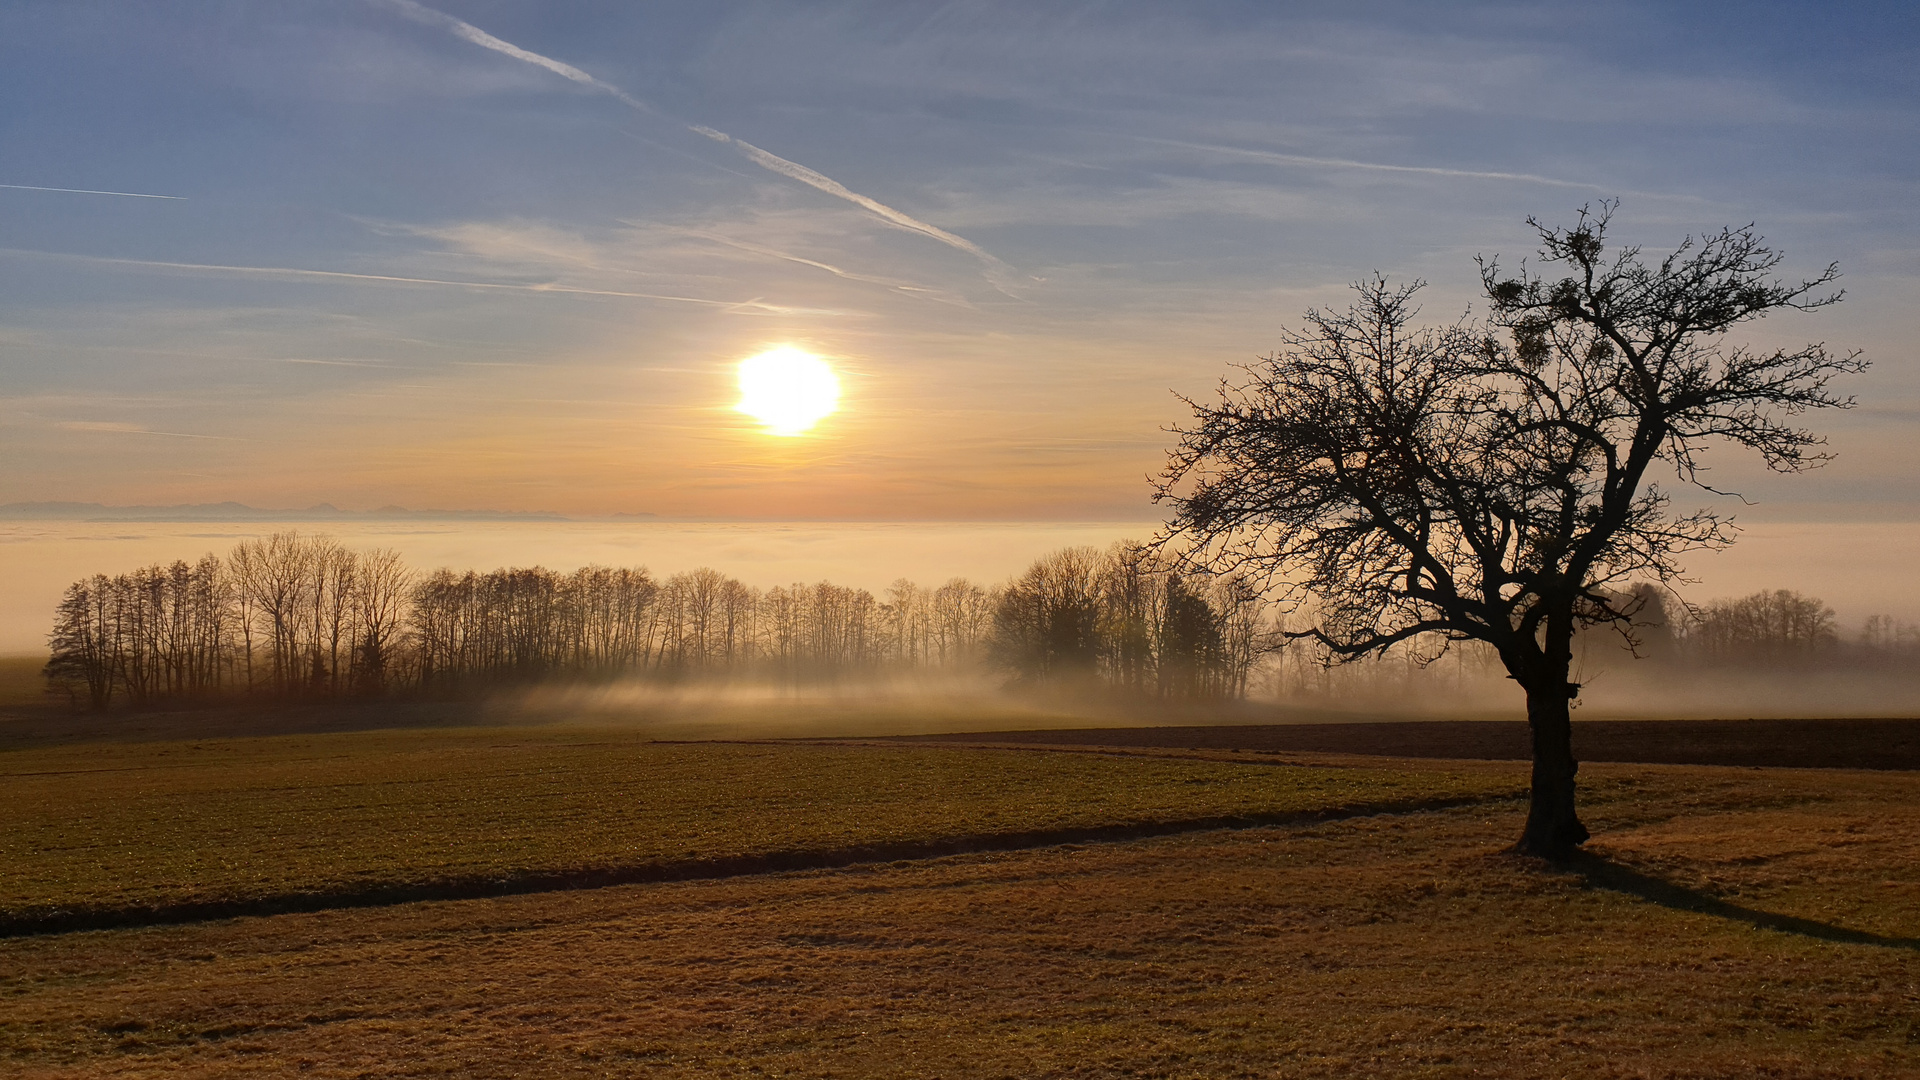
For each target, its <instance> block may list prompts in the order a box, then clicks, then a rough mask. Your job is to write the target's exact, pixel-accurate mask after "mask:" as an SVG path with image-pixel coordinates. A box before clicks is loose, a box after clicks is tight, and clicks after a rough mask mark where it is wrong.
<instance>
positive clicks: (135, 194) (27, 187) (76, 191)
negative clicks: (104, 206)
mask: <svg viewBox="0 0 1920 1080" xmlns="http://www.w3.org/2000/svg"><path fill="white" fill-rule="evenodd" d="M0 188H6V189H8V190H9V191H59V192H64V193H66V194H68V195H119V196H121V197H123V198H128V199H166V200H167V201H169V202H186V201H187V197H186V196H185V195H148V194H146V193H145V192H140V191H95V190H93V189H92V188H72V187H38V186H36V185H33V184H0Z"/></svg>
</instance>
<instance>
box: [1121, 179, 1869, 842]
mask: <svg viewBox="0 0 1920 1080" xmlns="http://www.w3.org/2000/svg"><path fill="white" fill-rule="evenodd" d="M1612 210H1613V204H1612V203H1605V204H1602V206H1601V208H1600V210H1599V211H1598V212H1597V213H1595V212H1589V211H1588V210H1585V209H1583V210H1582V211H1581V212H1580V214H1579V217H1578V220H1577V221H1576V222H1575V223H1574V225H1573V227H1572V228H1569V229H1549V228H1546V227H1544V226H1541V225H1540V224H1539V223H1538V222H1536V221H1533V220H1532V219H1529V224H1531V225H1533V226H1534V228H1535V229H1536V230H1538V232H1539V236H1540V242H1541V250H1540V257H1541V258H1542V260H1543V261H1544V262H1545V263H1547V264H1553V265H1557V266H1559V267H1561V268H1562V269H1563V271H1564V276H1562V277H1559V278H1558V279H1556V280H1548V279H1547V278H1544V277H1539V276H1535V275H1534V274H1532V273H1530V272H1529V271H1528V270H1527V269H1526V267H1525V266H1524V264H1523V265H1522V267H1521V268H1520V270H1519V271H1518V273H1516V274H1513V275H1511V276H1509V275H1508V274H1506V273H1505V272H1503V271H1502V269H1501V268H1500V266H1499V264H1498V262H1497V261H1490V262H1483V263H1482V264H1481V267H1480V269H1481V283H1482V285H1483V286H1484V288H1485V290H1486V294H1487V297H1488V299H1489V300H1490V302H1491V316H1490V323H1489V324H1488V325H1486V326H1484V327H1482V326H1472V325H1467V324H1465V323H1459V324H1455V325H1451V326H1443V327H1437V328H1430V329H1416V328H1415V327H1414V326H1413V322H1412V320H1413V317H1414V315H1415V314H1416V312H1415V309H1414V307H1413V304H1412V298H1413V294H1414V292H1415V290H1417V289H1418V288H1419V287H1420V285H1419V283H1417V282H1416V283H1415V284H1414V285H1412V286H1408V287H1405V288H1394V287H1391V286H1389V285H1388V283H1387V282H1386V280H1385V279H1383V278H1382V279H1376V280H1373V281H1369V282H1365V283H1362V284H1360V285H1358V286H1357V289H1358V292H1359V296H1360V298H1359V301H1358V302H1357V303H1356V304H1355V305H1354V306H1353V307H1351V308H1350V309H1349V310H1347V311H1345V312H1322V311H1310V312H1308V314H1307V324H1306V327H1305V329H1304V330H1303V331H1300V332H1292V333H1289V334H1288V335H1287V336H1286V338H1285V348H1284V349H1283V350H1282V351H1281V352H1280V353H1279V354H1278V355H1276V356H1274V357H1272V358H1270V359H1268V360H1266V361H1264V362H1262V363H1260V364H1257V365H1255V366H1252V367H1250V368H1248V369H1247V372H1248V379H1247V381H1245V382H1244V383H1240V384H1237V385H1234V384H1227V383H1223V384H1222V387H1221V390H1220V400H1219V401H1218V403H1217V404H1206V405H1201V404H1197V403H1193V402H1189V404H1190V405H1191V406H1192V407H1193V410H1194V414H1195V417H1196V419H1197V423H1196V424H1195V425H1194V426H1192V427H1190V428H1183V429H1178V430H1177V434H1178V436H1179V445H1178V448H1177V449H1176V450H1174V451H1173V452H1172V453H1171V454H1170V456H1169V463H1168V466H1167V469H1166V471H1165V472H1164V474H1163V475H1162V477H1161V480H1160V485H1159V489H1158V491H1157V493H1156V498H1157V499H1159V500H1164V501H1166V502H1168V503H1169V504H1170V505H1171V506H1172V508H1173V514H1172V518H1171V520H1170V522H1169V524H1168V533H1167V536H1168V539H1172V538H1179V539H1180V540H1182V541H1184V542H1186V543H1189V544H1191V545H1193V546H1194V548H1195V550H1196V551H1197V555H1196V557H1197V558H1199V559H1201V560H1203V561H1205V562H1206V563H1208V564H1209V565H1211V566H1213V567H1215V568H1232V569H1238V570H1243V571H1246V572H1249V573H1255V574H1259V575H1262V577H1263V578H1264V579H1265V580H1266V581H1267V582H1270V583H1272V584H1274V585H1275V586H1276V587H1277V588H1279V589H1281V590H1282V591H1283V595H1285V596H1289V597H1291V598H1293V599H1295V600H1298V599H1300V598H1302V597H1305V596H1311V597H1313V598H1314V599H1315V600H1316V601H1317V608H1316V610H1317V617H1316V620H1315V622H1314V624H1313V625H1312V626H1310V627H1308V628H1306V629H1303V630H1299V631H1296V633H1298V634H1301V635H1305V636H1308V637H1310V638H1311V639H1313V640H1315V641H1318V642H1319V643H1320V644H1321V645H1323V646H1324V647H1325V648H1326V649H1327V650H1328V652H1329V655H1330V656H1332V657H1334V658H1357V657H1361V656H1364V655H1366V654H1369V653H1375V654H1377V653H1382V652H1384V651H1385V650H1386V649H1388V648H1389V647H1392V646H1394V645H1396V644H1399V643H1402V642H1406V643H1409V644H1410V645H1411V644H1414V643H1418V642H1421V641H1429V642H1438V643H1440V645H1441V646H1442V647H1444V645H1445V644H1446V643H1448V642H1453V641H1463V640H1479V641H1483V642H1486V643H1487V644H1489V645H1490V646H1492V647H1493V648H1494V649H1495V650H1496V651H1497V652H1498V653H1499V656H1500V659H1501V661H1502V663H1503V664H1504V666H1505V667H1506V670H1507V672H1508V674H1509V675H1511V677H1512V678H1514V679H1515V680H1516V681H1518V682H1519V684H1520V685H1521V687H1522V688H1523V689H1524V690H1525V692H1526V700H1527V719H1528V723H1529V725H1530V726H1531V729H1532V733H1533V778H1532V798H1531V804H1530V807H1529V811H1528V815H1527V821H1526V825H1525V827H1524V829H1523V830H1522V833H1521V836H1520V839H1519V841H1518V842H1517V843H1516V845H1515V850H1517V851H1521V852H1525V853H1530V854H1537V855H1546V856H1559V855H1563V854H1565V853H1567V852H1568V851H1570V850H1571V849H1572V848H1573V847H1575V846H1576V845H1578V844H1580V843H1582V842H1584V841H1585V840H1586V839H1587V836H1588V833H1587V829H1586V827H1585V826H1584V825H1583V824H1582V823H1581V821H1580V818H1579V815H1578V813H1577V812H1576V810H1575V806H1574V774H1575V770H1576V767H1577V766H1576V764H1575V761H1574V756H1573V749H1572V734H1571V732H1572V727H1571V723H1570V720H1571V717H1570V713H1569V707H1570V704H1571V702H1572V699H1573V698H1574V697H1575V696H1576V695H1577V694H1578V693H1579V690H1580V688H1579V686H1578V685H1577V684H1575V683H1573V682H1572V681H1570V679H1569V671H1570V665H1571V662H1572V649H1571V647H1570V646H1571V643H1572V640H1573V635H1574V632H1575V630H1576V628H1578V627H1580V626H1582V625H1596V624H1611V625H1613V626H1616V627H1618V628H1621V629H1622V630H1623V631H1626V632H1631V624H1632V620H1633V617H1634V615H1635V611H1634V610H1633V605H1632V604H1631V603H1623V602H1621V599H1620V598H1621V597H1622V596H1623V595H1631V594H1628V593H1626V592H1625V591H1624V586H1625V585H1626V584H1628V583H1629V582H1630V581H1632V580H1636V579H1637V580H1654V581H1659V582H1670V581H1672V580H1673V579H1674V578H1675V576H1676V575H1677V573H1678V567H1677V563H1676V558H1677V557H1678V556H1679V555H1680V554H1682V553H1684V552H1687V551H1690V550H1695V549H1700V548H1718V547H1721V546H1724V545H1725V544H1727V543H1729V542H1730V541H1731V539H1732V536H1731V532H1730V531H1729V530H1728V529H1727V526H1726V522H1725V521H1723V520H1722V519H1721V518H1719V517H1717V516H1716V515H1715V514H1713V513H1712V512H1709V511H1695V512H1691V513H1675V512H1673V511H1672V510H1671V509H1670V507H1669V502H1668V496H1667V495H1666V493H1665V492H1663V491H1662V490H1661V489H1660V488H1659V487H1658V486H1657V484H1655V483H1653V482H1652V481H1651V480H1650V479H1649V477H1648V472H1649V470H1652V469H1655V468H1656V467H1665V468H1667V469H1671V470H1674V471H1675V472H1677V474H1678V476H1679V477H1680V478H1681V479H1682V480H1686V481H1692V482H1694V483H1696V484H1701V485H1702V486H1704V482H1703V480H1702V478H1701V468H1700V464H1699V461H1700V454H1701V452H1702V450H1703V449H1704V448H1705V447H1706V446H1707V445H1709V444H1711V443H1713V442H1714V441H1716V440H1725V441H1728V442H1732V443H1734V444H1737V445H1739V446H1744V447H1747V448H1750V449H1752V450H1754V451H1757V452H1758V453H1759V455H1760V456H1761V458H1762V460H1764V461H1765V462H1766V464H1767V465H1768V466H1769V467H1771V468H1773V469H1774V470H1776V471H1780V472H1796V471H1799V470H1801V469H1805V468H1808V467H1810V466H1813V465H1816V464H1818V463H1820V462H1821V461H1822V460H1823V459H1824V455H1823V454H1821V453H1820V452H1819V451H1818V447H1819V445H1820V443H1821V442H1822V440H1820V439H1819V438H1818V437H1816V436H1815V435H1813V434H1811V433H1810V432H1808V431H1806V430H1803V429H1801V428H1798V427H1795V426H1793V425H1792V424H1791V423H1790V422H1789V420H1788V418H1791V417H1792V416H1794V415H1795V414H1798V413H1800V412H1801V411H1803V410H1806V409H1811V408H1845V407H1847V406H1849V405H1851V403H1852V402H1851V399H1843V398H1839V397H1836V396H1834V395H1833V394H1831V393H1829V392H1828V389H1827V388H1828V385H1829V383H1830V382H1831V380H1832V379H1833V378H1835V377H1836V376H1839V375H1843V374H1847V373H1852V372H1857V371H1860V370H1862V369H1863V368H1864V367H1865V366H1866V365H1865V362H1864V361H1862V360H1861V359H1859V357H1858V355H1857V354H1849V355H1834V354H1831V353H1829V352H1828V351H1827V350H1826V349H1825V348H1824V347H1823V346H1820V345H1808V346H1805V347H1803V348H1798V349H1780V350H1771V351H1769V350H1755V349H1750V348H1747V347H1743V346H1737V345H1728V344H1726V343H1725V341H1724V338H1725V334H1726V332H1727V331H1728V330H1729V329H1731V328H1732V327H1734V326H1736V325H1738V324H1740V323H1743V322H1746V321H1748V320H1751V319H1754V318H1758V317H1760V316H1763V315H1765V314H1767V313H1769V312H1771V311H1775V310H1778V309H1781V308H1797V309H1811V308H1818V307H1822V306H1824V305H1826V304H1830V303H1833V302H1835V301H1837V300H1838V299H1839V294H1838V293H1837V292H1832V293H1829V292H1827V291H1826V290H1827V286H1828V285H1829V284H1830V283H1831V282H1832V281H1834V280H1835V278H1836V277H1837V276H1838V272H1837V269H1836V268H1835V267H1831V266H1830V267H1828V268H1827V270H1826V271H1825V272H1824V273H1822V274H1820V275H1818V276H1816V277H1815V278H1813V279H1812V280H1809V281H1802V282H1799V283H1795V284H1783V283H1781V282H1779V281H1777V280H1775V279H1773V278H1772V276H1771V275H1772V271H1773V270H1774V269H1775V268H1776V267H1777V266H1778V265H1779V263H1780V256H1779V255H1777V254H1776V253H1774V252H1773V251H1771V250H1769V249H1768V248H1766V247H1765V246H1764V245H1763V244H1762V242H1761V240H1760V238H1759V237H1758V236H1757V235H1756V234H1755V233H1754V231H1753V229H1752V228H1751V227H1748V228H1743V229H1727V230H1722V231H1721V232H1719V233H1717V234H1712V235H1708V236H1706V237H1704V238H1701V239H1699V240H1694V239H1692V238H1689V239H1688V240H1687V241H1686V242H1684V243H1682V244H1681V245H1680V247H1679V248H1678V249H1677V250H1676V251H1674V252H1673V253H1672V254H1670V255H1667V256H1665V257H1664V258H1662V259H1660V260H1659V261H1658V262H1656V263H1653V264H1648V263H1646V262H1643V261H1642V259H1641V257H1640V251H1639V249H1638V248H1633V247H1628V248H1624V249H1621V250H1619V251H1617V252H1614V253H1612V254H1611V256H1610V257H1609V253H1608V249H1607V230H1608V225H1609V220H1608V219H1609V217H1610V216H1611V213H1612ZM1502 338H1504V340H1502Z"/></svg>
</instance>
